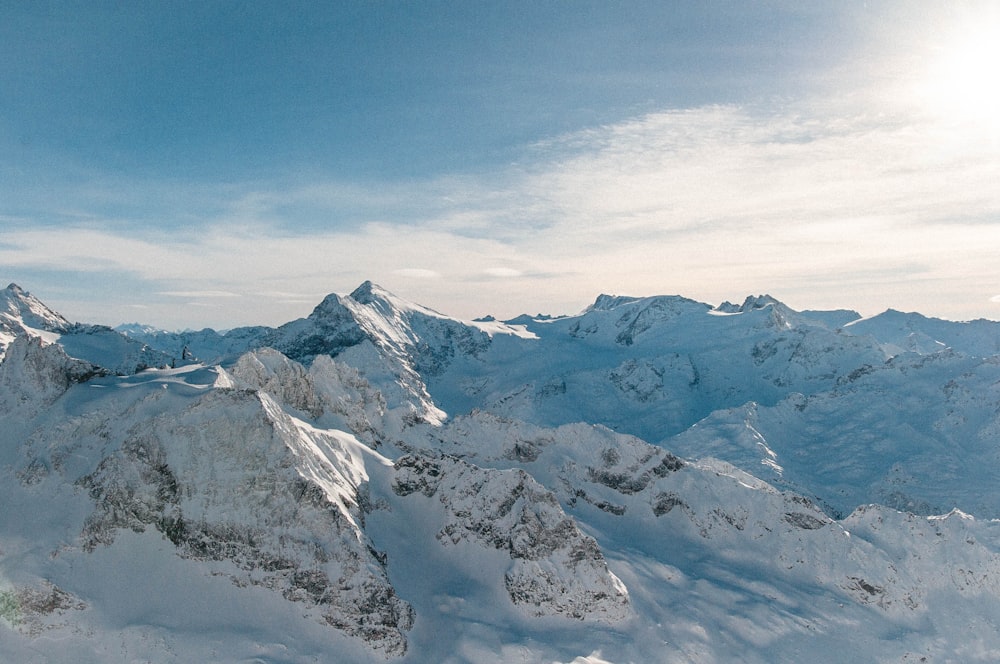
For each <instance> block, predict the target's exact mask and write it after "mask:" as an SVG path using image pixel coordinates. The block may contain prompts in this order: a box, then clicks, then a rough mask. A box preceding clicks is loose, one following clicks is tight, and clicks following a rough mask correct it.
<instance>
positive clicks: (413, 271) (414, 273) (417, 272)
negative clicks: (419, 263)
mask: <svg viewBox="0 0 1000 664" xmlns="http://www.w3.org/2000/svg"><path fill="white" fill-rule="evenodd" d="M392 273H393V274H396V275H399V276H400V277H405V278H407V279H440V278H441V273H440V272H437V271H435V270H427V269H424V268H420V267H404V268H400V269H398V270H393V271H392Z"/></svg>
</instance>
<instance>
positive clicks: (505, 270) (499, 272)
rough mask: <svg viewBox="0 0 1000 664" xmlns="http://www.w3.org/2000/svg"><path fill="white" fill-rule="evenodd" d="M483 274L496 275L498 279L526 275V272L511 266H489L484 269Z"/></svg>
mask: <svg viewBox="0 0 1000 664" xmlns="http://www.w3.org/2000/svg"><path fill="white" fill-rule="evenodd" d="M483 274H485V275H486V276H489V277H496V278H498V279H512V278H516V277H523V276H524V273H523V272H521V271H520V270H515V269H514V268H510V267H488V268H486V269H485V270H483Z"/></svg>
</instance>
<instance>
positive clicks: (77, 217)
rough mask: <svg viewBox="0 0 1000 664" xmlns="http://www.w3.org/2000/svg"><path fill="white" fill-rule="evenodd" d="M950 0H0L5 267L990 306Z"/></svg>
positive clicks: (440, 304) (479, 310)
mask: <svg viewBox="0 0 1000 664" xmlns="http://www.w3.org/2000/svg"><path fill="white" fill-rule="evenodd" d="M997 42H1000V20H998V12H997V10H995V9H993V8H992V7H991V4H989V3H982V2H979V3H975V2H964V3H963V2H948V3H945V2H930V1H924V2H920V1H918V2H861V1H852V0H846V1H843V2H829V3H824V2H816V3H801V2H497V3H473V2H341V3H314V2H305V3H298V4H296V3H280V4H279V3H265V2H246V3H236V2H207V3H206V2H197V3H194V2H192V3H186V2H162V3H101V2H51V3H44V2H40V3H17V2H8V3H3V2H0V225H2V231H3V232H2V235H0V278H5V279H6V280H7V281H15V282H17V283H19V284H20V285H21V286H23V287H25V288H27V289H29V290H31V291H32V292H33V293H34V294H35V295H37V296H39V297H41V298H42V299H43V300H45V301H46V302H48V303H50V304H51V305H53V306H55V307H56V308H57V309H59V310H60V311H61V312H62V313H64V314H65V315H67V316H68V317H70V318H72V319H76V320H85V321H93V322H105V323H111V324H114V323H118V322H122V321H132V320H139V321H143V322H149V323H153V324H157V325H161V326H164V327H171V328H173V327H187V326H192V327H201V326H205V325H212V326H231V325H236V324H248V323H269V324H277V323H280V322H284V321H286V320H289V319H291V318H295V317H298V316H302V315H305V314H307V313H308V312H309V310H310V309H311V307H312V306H313V305H314V304H316V303H317V302H318V301H319V300H320V299H321V298H322V296H323V295H324V294H326V293H328V292H347V291H350V290H351V289H353V288H354V287H355V286H356V285H357V284H359V283H360V282H361V281H363V280H365V279H371V280H373V281H376V282H378V283H380V284H382V285H383V286H385V287H387V288H389V289H390V290H393V291H394V292H396V293H397V294H399V295H401V296H403V297H406V298H409V299H412V300H415V301H417V302H420V303H422V304H425V305H428V306H431V307H434V308H436V309H438V310H441V311H443V312H445V313H449V314H453V315H456V316H462V317H473V316H478V315H485V314H494V315H497V316H500V317H510V316H514V315H517V314H519V313H524V312H530V313H536V312H547V313H574V312H576V311H578V310H580V309H581V308H582V307H584V306H586V305H587V304H588V303H589V302H591V301H592V300H593V299H594V298H595V297H596V296H597V294H598V293H601V292H614V293H619V294H632V295H647V294H667V293H680V294H683V295H687V296H689V297H694V298H696V299H701V300H704V301H708V302H713V303H715V302H719V301H722V300H724V299H732V300H735V299H740V298H742V297H743V296H745V295H747V294H750V293H758V292H770V293H771V294H773V295H775V296H776V297H779V298H780V299H783V300H785V301H786V302H788V303H789V304H791V305H792V306H795V307H798V308H815V307H828V308H832V307H851V308H855V309H859V310H861V311H862V312H863V313H876V312H878V311H881V310H883V309H885V308H887V307H894V308H900V309H909V310H913V309H916V310H920V311H923V312H925V313H928V314H932V315H938V316H943V317H948V318H957V319H969V318H977V317H988V318H1000V268H997V267H996V266H995V264H996V263H998V261H996V259H995V249H996V248H997V247H1000V214H998V213H1000V193H998V191H997V190H998V188H997V187H996V186H995V183H996V182H1000V177H998V176H1000V167H998V164H1000V147H998V145H1000V141H998V134H1000V127H998V120H997V117H1000V102H998V99H997V96H996V93H995V92H993V90H995V89H996V88H997V87H998V85H997V78H998V74H997V68H998V66H1000V64H998V62H1000V55H998V53H997V51H996V49H995V48H994V47H993V46H991V44H995V43H997Z"/></svg>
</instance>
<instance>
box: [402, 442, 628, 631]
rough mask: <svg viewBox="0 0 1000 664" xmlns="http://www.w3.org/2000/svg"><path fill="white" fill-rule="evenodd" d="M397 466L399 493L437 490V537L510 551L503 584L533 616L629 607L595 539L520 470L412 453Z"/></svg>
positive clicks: (613, 612) (594, 614)
mask: <svg viewBox="0 0 1000 664" xmlns="http://www.w3.org/2000/svg"><path fill="white" fill-rule="evenodd" d="M395 467H396V477H395V480H394V485H393V486H394V490H395V491H396V493H397V494H399V495H401V496H408V495H410V494H412V493H415V492H419V493H422V494H423V495H425V496H429V497H431V496H436V497H437V499H438V501H439V502H440V503H441V504H442V505H443V506H444V507H445V511H446V514H447V517H446V521H445V523H444V524H443V525H442V527H441V529H440V530H439V531H438V534H437V538H438V540H439V541H441V542H442V544H445V545H448V544H457V543H458V542H461V541H463V540H466V539H471V540H473V541H475V542H478V543H479V544H481V545H482V546H486V547H490V548H494V549H500V550H503V551H507V552H508V553H509V555H510V559H511V563H510V566H509V567H508V569H507V571H506V573H505V576H504V584H505V586H506V588H507V592H508V594H509V596H510V598H511V601H513V602H514V603H515V604H518V605H522V606H524V607H525V608H526V609H527V610H528V611H529V612H530V613H532V614H535V615H539V616H541V615H566V616H569V617H572V618H577V619H580V620H588V619H596V620H606V621H617V620H621V619H623V618H624V617H626V616H627V615H628V607H629V602H628V591H627V590H626V588H625V586H624V584H623V583H622V582H621V581H620V580H619V579H618V578H617V577H616V576H615V575H614V574H612V573H611V571H610V570H608V568H607V563H606V562H605V560H604V556H603V554H602V553H601V551H600V549H599V548H598V546H597V543H596V542H595V541H594V540H593V538H591V537H588V536H587V535H584V534H583V533H582V532H580V530H579V528H577V526H576V523H575V522H574V521H573V520H572V519H571V518H569V517H568V516H566V514H565V513H564V512H563V510H562V508H561V507H560V505H559V502H558V501H557V500H556V498H555V496H554V495H553V494H552V493H551V492H550V491H548V490H546V489H545V488H544V487H542V486H541V485H539V484H538V483H537V482H536V481H535V480H534V479H532V477H531V476H530V475H528V474H527V473H526V472H524V471H523V470H508V471H500V470H487V469H483V468H478V467H476V466H473V465H470V464H468V463H465V462H463V461H460V460H457V459H451V458H447V457H441V458H437V459H432V458H430V457H426V456H416V455H407V456H404V457H402V458H401V459H399V460H398V461H397V462H396V466H395Z"/></svg>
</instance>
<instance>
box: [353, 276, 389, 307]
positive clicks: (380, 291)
mask: <svg viewBox="0 0 1000 664" xmlns="http://www.w3.org/2000/svg"><path fill="white" fill-rule="evenodd" d="M387 294H388V293H387V291H386V290H385V289H384V288H382V287H381V286H378V285H377V284H373V283H372V282H371V281H365V282H364V283H363V284H361V285H360V286H358V287H357V288H355V289H354V292H353V293H351V299H352V300H354V301H355V302H357V303H358V304H371V303H372V302H373V301H374V300H375V299H376V298H379V297H383V298H384V296H385V295H387Z"/></svg>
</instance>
